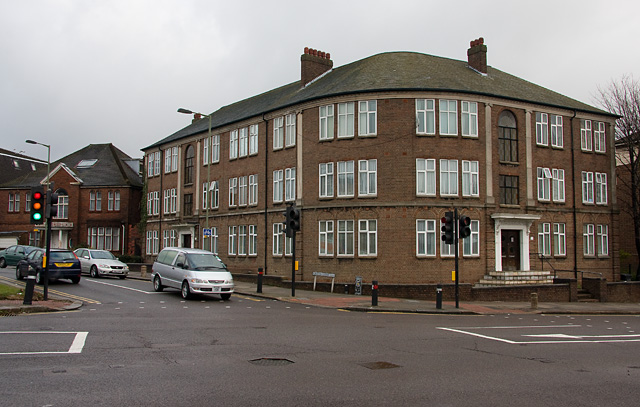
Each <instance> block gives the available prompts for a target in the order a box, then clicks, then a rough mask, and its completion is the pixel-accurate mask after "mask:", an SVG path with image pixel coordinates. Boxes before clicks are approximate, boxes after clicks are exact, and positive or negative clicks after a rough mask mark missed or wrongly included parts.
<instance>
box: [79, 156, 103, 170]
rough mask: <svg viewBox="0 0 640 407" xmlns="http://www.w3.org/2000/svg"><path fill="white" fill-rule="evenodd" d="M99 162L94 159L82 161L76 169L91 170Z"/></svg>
mask: <svg viewBox="0 0 640 407" xmlns="http://www.w3.org/2000/svg"><path fill="white" fill-rule="evenodd" d="M97 162H98V159H97V158H92V159H90V160H82V161H80V162H79V163H78V165H76V168H91V167H93V166H94V165H95V163H97Z"/></svg>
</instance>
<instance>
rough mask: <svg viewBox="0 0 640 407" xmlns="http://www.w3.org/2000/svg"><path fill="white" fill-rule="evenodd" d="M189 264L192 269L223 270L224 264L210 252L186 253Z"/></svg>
mask: <svg viewBox="0 0 640 407" xmlns="http://www.w3.org/2000/svg"><path fill="white" fill-rule="evenodd" d="M187 259H188V260H189V265H190V266H191V269H192V270H225V269H226V268H225V266H224V264H222V262H221V261H220V259H218V257H217V256H216V255H214V254H211V253H189V254H187Z"/></svg>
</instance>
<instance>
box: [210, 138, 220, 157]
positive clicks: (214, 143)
mask: <svg viewBox="0 0 640 407" xmlns="http://www.w3.org/2000/svg"><path fill="white" fill-rule="evenodd" d="M219 162H220V135H219V134H215V135H213V136H211V163H219Z"/></svg>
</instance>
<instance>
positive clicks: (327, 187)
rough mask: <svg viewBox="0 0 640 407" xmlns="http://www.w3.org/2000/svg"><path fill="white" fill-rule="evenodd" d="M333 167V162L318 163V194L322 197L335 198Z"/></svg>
mask: <svg viewBox="0 0 640 407" xmlns="http://www.w3.org/2000/svg"><path fill="white" fill-rule="evenodd" d="M333 167H334V163H332V162H330V163H320V164H319V165H318V196H319V197H320V198H333Z"/></svg>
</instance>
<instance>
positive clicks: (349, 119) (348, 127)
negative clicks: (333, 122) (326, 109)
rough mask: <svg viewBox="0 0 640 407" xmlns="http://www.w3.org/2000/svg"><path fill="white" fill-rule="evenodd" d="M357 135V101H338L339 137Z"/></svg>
mask: <svg viewBox="0 0 640 407" xmlns="http://www.w3.org/2000/svg"><path fill="white" fill-rule="evenodd" d="M354 136H355V103H354V102H346V103H338V138H353V137H354Z"/></svg>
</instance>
